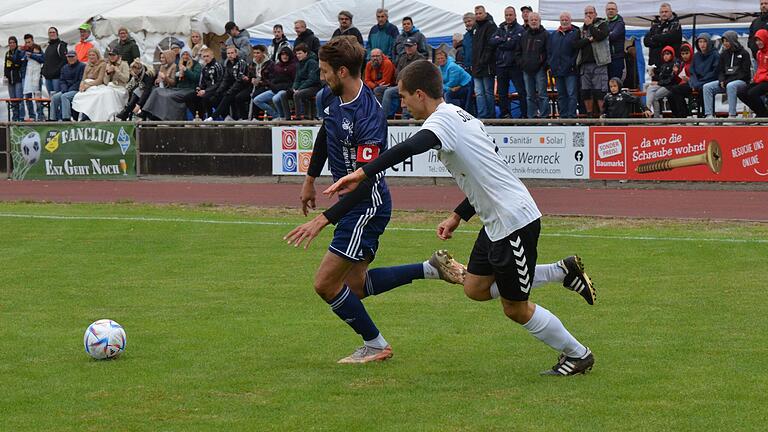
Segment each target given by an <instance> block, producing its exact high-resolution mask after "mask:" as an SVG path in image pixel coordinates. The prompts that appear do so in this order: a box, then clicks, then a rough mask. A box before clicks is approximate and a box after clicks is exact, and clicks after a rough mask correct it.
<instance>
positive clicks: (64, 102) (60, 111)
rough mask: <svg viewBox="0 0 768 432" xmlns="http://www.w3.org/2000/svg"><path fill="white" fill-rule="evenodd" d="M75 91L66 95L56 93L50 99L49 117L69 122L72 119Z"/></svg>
mask: <svg viewBox="0 0 768 432" xmlns="http://www.w3.org/2000/svg"><path fill="white" fill-rule="evenodd" d="M76 94H77V90H73V91H68V92H66V93H62V92H58V93H55V94H54V95H53V97H52V98H51V117H52V118H53V120H69V119H71V118H72V99H74V98H75V95H76Z"/></svg>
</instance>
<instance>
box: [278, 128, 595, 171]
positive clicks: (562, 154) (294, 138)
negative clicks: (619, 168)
mask: <svg viewBox="0 0 768 432" xmlns="http://www.w3.org/2000/svg"><path fill="white" fill-rule="evenodd" d="M318 130H319V128H318V127H275V128H272V174H274V175H304V174H305V173H306V172H307V167H308V166H309V160H310V158H311V156H312V148H313V145H314V141H315V136H316V135H317V131H318ZM418 130H419V127H418V126H391V127H389V131H388V132H389V145H390V146H395V145H397V144H399V143H401V142H403V141H405V140H406V139H408V138H409V137H410V136H411V135H413V134H414V133H416V132H417V131H418ZM486 131H487V132H488V134H489V135H490V136H491V137H492V138H493V139H494V140H495V141H496V145H497V146H498V147H499V154H501V155H502V156H503V157H504V158H505V159H506V160H507V162H508V163H509V165H510V166H511V167H512V171H513V172H514V173H515V175H517V176H518V177H520V178H550V179H586V178H589V170H588V169H585V164H586V163H588V161H589V153H588V152H589V145H588V144H589V143H588V142H587V140H588V139H589V133H588V132H589V128H588V127H583V126H575V127H571V126H546V127H538V126H487V127H486ZM328 174H329V172H328V169H327V167H326V168H325V169H324V170H323V175H328ZM387 175H388V176H393V177H450V173H449V172H448V171H447V170H446V169H445V167H444V166H443V164H442V163H440V160H438V158H437V151H435V150H430V151H428V152H426V153H423V154H420V155H416V156H414V157H412V158H410V159H408V160H406V161H404V162H402V163H401V164H399V165H396V166H394V167H392V168H391V169H389V170H387Z"/></svg>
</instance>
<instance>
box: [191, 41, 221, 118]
mask: <svg viewBox="0 0 768 432" xmlns="http://www.w3.org/2000/svg"><path fill="white" fill-rule="evenodd" d="M200 58H202V60H203V69H202V70H201V71H200V82H199V83H198V85H197V87H196V88H195V92H194V93H192V94H191V95H189V97H188V98H187V100H186V102H187V106H188V107H189V109H190V111H192V112H193V113H195V117H196V118H206V117H207V113H208V112H209V111H210V110H211V107H214V106H216V105H218V103H219V101H220V100H221V95H220V93H219V87H220V86H221V81H222V79H223V78H224V68H223V67H222V66H221V63H219V62H217V61H216V59H215V58H213V50H211V49H210V48H203V49H202V50H200Z"/></svg>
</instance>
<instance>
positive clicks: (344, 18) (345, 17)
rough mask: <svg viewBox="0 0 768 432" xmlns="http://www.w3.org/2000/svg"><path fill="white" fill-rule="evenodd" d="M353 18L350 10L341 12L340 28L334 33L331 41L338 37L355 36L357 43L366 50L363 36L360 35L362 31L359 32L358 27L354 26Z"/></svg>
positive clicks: (339, 17)
mask: <svg viewBox="0 0 768 432" xmlns="http://www.w3.org/2000/svg"><path fill="white" fill-rule="evenodd" d="M352 18H353V16H352V12H350V11H348V10H343V11H341V12H339V15H338V19H339V28H337V29H336V30H334V31H333V35H332V36H331V39H333V38H335V37H336V36H354V37H355V39H357V41H358V42H359V43H360V46H362V47H363V48H365V43H363V35H362V34H361V33H360V30H358V29H357V27H355V26H353V25H352Z"/></svg>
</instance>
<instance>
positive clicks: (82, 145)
mask: <svg viewBox="0 0 768 432" xmlns="http://www.w3.org/2000/svg"><path fill="white" fill-rule="evenodd" d="M135 129H136V127H135V126H134V125H133V124H125V123H122V124H121V123H52V124H51V125H50V126H48V125H45V126H37V125H35V126H31V125H30V126H11V127H10V151H11V157H12V159H13V171H12V173H11V178H12V179H14V180H27V179H35V180H52V179H75V178H76V179H86V178H91V179H128V178H135V177H136V138H135Z"/></svg>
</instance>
